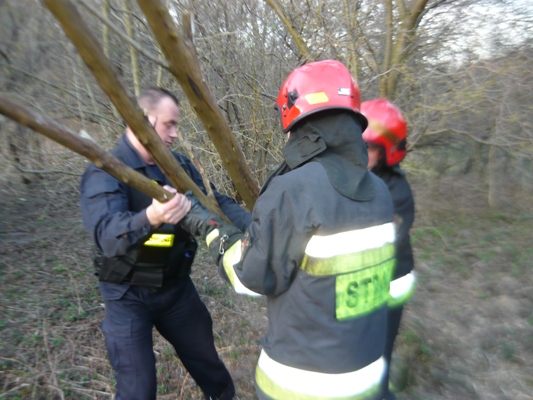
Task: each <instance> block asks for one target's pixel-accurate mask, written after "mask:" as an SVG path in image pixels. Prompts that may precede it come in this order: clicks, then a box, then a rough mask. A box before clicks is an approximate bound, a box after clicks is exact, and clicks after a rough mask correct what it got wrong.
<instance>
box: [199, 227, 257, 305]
mask: <svg viewBox="0 0 533 400" xmlns="http://www.w3.org/2000/svg"><path fill="white" fill-rule="evenodd" d="M219 234H220V233H219V231H218V229H215V230H213V231H211V232H210V233H209V235H207V237H206V243H207V247H209V246H210V245H211V243H212V242H213V240H215V239H217V238H218V237H219ZM241 243H242V240H238V241H237V242H235V243H234V244H233V245H232V246H231V247H230V248H229V249H227V250H226V252H225V253H224V256H223V257H222V266H223V267H224V271H225V272H226V275H227V277H228V279H229V281H230V283H231V286H233V289H234V290H235V293H237V294H245V295H247V296H253V297H258V296H261V294H259V293H256V292H254V291H252V290H250V289H248V288H247V287H246V286H244V285H243V283H242V282H241V280H240V279H239V277H238V276H237V274H236V273H235V269H234V267H233V266H234V265H235V264H237V263H238V262H240V261H241V256H242V252H241Z"/></svg>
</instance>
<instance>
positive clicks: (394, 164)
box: [361, 99, 415, 400]
mask: <svg viewBox="0 0 533 400" xmlns="http://www.w3.org/2000/svg"><path fill="white" fill-rule="evenodd" d="M361 112H362V113H363V114H364V115H365V116H366V117H367V119H368V128H367V129H366V130H365V132H364V133H363V140H365V141H366V142H367V144H368V169H369V170H371V171H372V172H374V173H375V174H376V175H377V176H379V177H380V178H381V179H383V181H384V182H385V184H386V185H387V187H388V189H389V191H390V194H391V197H392V202H393V204H394V225H395V228H396V244H395V252H396V266H395V268H394V275H393V281H392V282H391V288H390V294H391V297H390V299H389V316H388V324H387V325H388V328H387V329H388V335H387V344H386V346H385V359H386V360H387V370H386V371H387V372H386V379H385V380H384V381H383V382H384V393H385V399H386V400H393V399H395V398H396V397H395V395H394V393H393V392H392V391H390V390H389V388H388V386H389V384H388V381H389V369H390V362H391V358H392V349H393V347H394V341H395V340H396V336H397V335H398V330H399V328H400V320H401V317H402V312H403V305H404V304H405V303H406V302H407V300H408V299H409V298H410V297H411V295H412V293H413V291H414V287H415V276H414V273H413V272H412V271H413V267H414V260H413V249H412V248H411V240H410V236H409V230H410V229H411V226H412V225H413V221H414V217H415V206H414V199H413V193H412V192H411V187H410V186H409V183H408V182H407V179H406V178H405V173H404V172H403V171H402V170H401V169H400V161H402V160H403V158H404V157H405V153H406V147H405V146H406V138H407V124H406V123H405V119H404V118H403V116H402V113H401V112H400V110H399V109H398V108H397V107H396V106H395V105H394V104H392V103H391V102H390V101H388V100H386V99H374V100H370V101H365V102H363V103H362V104H361Z"/></svg>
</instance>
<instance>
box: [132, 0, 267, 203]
mask: <svg viewBox="0 0 533 400" xmlns="http://www.w3.org/2000/svg"><path fill="white" fill-rule="evenodd" d="M137 3H138V4H139V6H140V8H141V10H142V12H143V13H144V15H145V16H146V19H147V21H148V23H149V24H150V28H151V29H152V32H153V34H154V36H155V38H156V40H157V42H158V43H159V45H160V46H161V51H162V52H163V54H165V57H166V59H167V61H168V63H169V65H170V72H171V73H172V75H174V77H175V78H176V80H177V81H178V83H179V84H180V85H181V87H182V88H183V91H184V92H185V95H186V96H187V98H188V100H189V102H190V104H191V106H192V108H193V109H194V111H195V112H196V114H197V115H198V118H199V119H200V121H201V122H202V124H203V125H204V127H205V130H206V132H207V134H208V135H209V137H210V138H211V140H212V142H213V144H214V145H215V147H216V149H217V151H218V153H219V154H220V157H221V159H222V162H223V163H224V166H225V167H226V169H227V171H228V173H229V175H230V177H231V179H232V181H233V183H234V184H235V187H236V188H237V191H238V192H239V195H240V196H241V197H242V199H243V200H244V202H245V203H246V205H247V206H248V208H249V209H253V206H254V204H255V201H256V200H257V197H258V196H259V186H258V184H257V182H256V180H255V178H254V176H253V175H252V173H251V171H250V169H249V167H248V164H247V163H246V160H245V159H244V156H243V153H242V151H241V149H240V147H239V144H238V143H237V140H236V139H235V137H234V136H233V134H232V133H231V129H230V127H229V125H228V122H227V121H226V119H225V118H224V115H223V113H222V110H221V109H220V107H219V106H218V104H217V101H216V99H215V97H214V95H213V94H212V92H211V91H210V90H209V88H208V86H207V84H206V83H205V81H204V79H203V77H202V71H201V69H200V65H199V62H198V57H197V55H196V49H195V47H194V44H193V42H192V40H191V39H190V38H191V37H192V33H184V34H181V33H180V32H178V30H177V27H176V24H175V23H174V21H173V19H172V16H171V15H170V14H169V12H168V9H167V8H166V7H165V5H164V4H163V3H162V2H161V0H137ZM183 19H184V21H185V22H184V23H183V25H184V26H191V23H190V21H189V22H187V19H190V15H189V14H184V15H183Z"/></svg>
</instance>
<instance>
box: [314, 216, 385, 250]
mask: <svg viewBox="0 0 533 400" xmlns="http://www.w3.org/2000/svg"><path fill="white" fill-rule="evenodd" d="M394 238H395V231H394V224H393V223H392V222H389V223H386V224H383V225H377V226H371V227H370V228H364V229H356V230H353V231H348V232H341V233H337V234H334V235H329V236H313V237H312V238H311V240H309V243H308V244H307V247H306V248H305V254H307V255H308V256H310V257H316V258H329V257H333V256H339V255H342V254H349V253H356V252H360V251H364V250H370V249H376V248H379V247H383V246H384V245H386V244H387V243H394Z"/></svg>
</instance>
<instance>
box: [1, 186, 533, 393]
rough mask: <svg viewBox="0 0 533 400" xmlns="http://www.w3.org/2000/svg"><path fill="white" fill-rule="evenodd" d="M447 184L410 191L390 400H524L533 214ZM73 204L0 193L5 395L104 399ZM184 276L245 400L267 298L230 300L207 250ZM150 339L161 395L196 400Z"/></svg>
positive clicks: (40, 194)
mask: <svg viewBox="0 0 533 400" xmlns="http://www.w3.org/2000/svg"><path fill="white" fill-rule="evenodd" d="M450 185H451V186H450V189H449V190H447V191H446V193H444V194H443V193H440V192H439V193H437V192H430V193H428V190H429V189H428V188H427V187H425V186H424V185H423V183H416V182H415V183H414V185H413V186H414V190H415V193H418V195H417V197H416V199H417V220H416V223H415V226H414V228H413V230H412V240H413V245H414V250H415V257H416V271H417V274H418V289H417V291H416V293H415V296H414V297H413V299H412V301H411V302H410V303H409V305H408V306H407V309H406V311H405V314H404V319H403V324H402V328H401V332H400V336H399V338H398V342H397V347H396V351H395V354H394V359H393V383H394V386H395V388H396V390H397V391H398V398H399V399H406V400H407V399H489V400H491V399H513V400H526V399H533V276H532V274H531V271H532V266H533V262H532V259H533V247H531V243H532V241H533V229H532V227H531V225H532V221H533V215H532V214H531V212H529V213H528V212H525V211H516V210H513V212H510V210H507V211H506V212H502V211H501V210H500V211H494V210H489V209H486V208H484V207H483V206H479V205H478V204H474V203H471V202H458V201H457V197H456V195H455V192H454V191H459V190H460V189H461V187H460V186H458V184H457V183H451V184H450ZM421 193H423V194H424V196H422V195H421ZM77 196H78V190H77V183H76V179H73V178H72V177H46V179H41V180H34V181H32V183H29V184H20V185H13V184H11V185H6V184H3V185H2V186H1V187H0V221H2V225H0V288H1V294H0V339H1V340H0V398H3V399H109V398H112V393H113V387H114V379H113V374H112V371H111V369H110V366H109V363H108V362H107V359H106V353H105V348H104V343H103V337H102V334H101V332H100V330H99V328H98V325H99V323H100V321H101V319H102V318H103V315H104V310H103V308H102V304H101V299H100V295H99V292H98V289H97V285H96V279H95V277H94V276H93V275H92V266H91V260H90V248H91V246H90V240H89V237H88V235H87V233H86V232H85V231H84V229H83V226H82V224H81V217H80V213H79V207H78V203H77ZM192 277H193V280H194V282H195V284H196V286H197V288H198V291H199V293H200V295H201V297H202V299H203V300H204V302H205V303H206V305H207V307H208V308H209V310H210V312H211V315H212V317H213V321H214V332H215V339H216V345H217V348H218V350H219V352H220V354H221V357H222V358H223V359H224V361H225V363H226V364H227V366H228V368H229V369H230V372H231V373H232V375H233V377H234V380H235V383H236V386H237V397H238V398H239V399H254V398H255V394H254V393H255V392H254V387H253V373H254V367H255V363H256V361H257V357H258V355H259V351H260V346H259V345H258V344H257V341H258V339H260V338H261V337H262V336H263V335H264V333H265V331H266V329H267V326H268V322H267V319H266V309H265V301H264V299H261V298H259V299H251V298H248V297H241V296H237V295H235V294H234V293H233V291H232V290H231V289H230V288H229V287H228V286H227V285H226V284H225V283H224V282H223V281H222V280H221V279H220V278H219V277H218V275H217V271H216V270H215V268H214V267H213V265H212V262H211V261H210V259H209V257H208V254H207V252H206V250H205V248H204V247H201V249H200V251H199V254H198V256H197V261H196V264H195V267H194V272H193V275H192ZM155 336H156V340H155V352H156V355H157V360H158V383H159V386H158V399H201V398H202V397H201V393H200V391H199V390H198V388H197V387H196V385H195V383H194V382H193V381H192V379H191V378H190V377H189V376H188V375H187V374H186V371H184V369H183V367H182V366H181V365H180V363H179V360H177V359H176V357H175V356H174V354H173V351H172V349H171V348H170V347H169V345H168V344H167V343H166V342H165V341H164V340H162V339H161V338H160V337H159V336H158V335H157V334H156V335H155Z"/></svg>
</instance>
